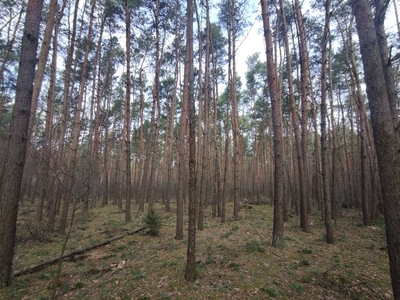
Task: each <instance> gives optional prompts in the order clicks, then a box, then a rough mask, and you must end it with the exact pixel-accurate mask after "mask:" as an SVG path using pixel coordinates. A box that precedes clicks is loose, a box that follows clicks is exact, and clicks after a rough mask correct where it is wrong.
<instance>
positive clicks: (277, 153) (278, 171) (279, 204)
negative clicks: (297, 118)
mask: <svg viewBox="0 0 400 300" xmlns="http://www.w3.org/2000/svg"><path fill="white" fill-rule="evenodd" d="M261 10H262V19H263V25H264V38H265V43H266V54H267V73H268V88H269V93H270V98H271V107H272V123H273V132H274V159H275V174H274V177H275V179H274V226H273V234H272V246H274V247H277V248H283V246H284V241H283V185H284V183H283V180H284V171H285V170H284V168H285V165H284V161H285V160H284V151H283V149H284V147H283V133H282V112H281V99H280V97H279V94H278V86H277V79H278V78H277V74H276V69H275V66H274V58H273V47H272V31H271V28H270V21H269V9H268V1H267V0H261Z"/></svg>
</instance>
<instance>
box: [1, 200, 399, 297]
mask: <svg viewBox="0 0 400 300" xmlns="http://www.w3.org/2000/svg"><path fill="white" fill-rule="evenodd" d="M232 209H233V208H232V207H231V206H229V205H228V211H227V214H228V215H229V214H230V211H232ZM155 210H156V212H157V214H159V215H160V216H161V219H162V228H161V230H160V233H159V235H158V236H152V235H150V234H149V233H148V230H143V231H140V232H138V233H135V234H133V235H127V236H125V237H124V238H121V239H119V240H116V241H113V242H111V243H110V244H107V245H105V246H102V247H99V248H96V249H94V250H91V251H88V252H86V253H83V254H81V255H77V256H74V257H73V258H71V259H69V260H65V261H63V264H62V272H61V276H60V278H59V280H58V281H56V279H55V278H56V274H57V266H55V265H54V266H50V267H48V268H45V269H43V270H41V271H38V272H34V273H31V274H27V275H21V276H18V277H16V278H15V280H14V282H13V284H12V285H11V286H10V287H8V288H6V289H3V290H1V291H0V299H12V300H14V299H26V300H27V299H38V300H39V299H40V300H45V299H50V297H51V294H52V290H53V289H54V286H55V282H58V283H57V295H58V297H57V299H68V300H71V299H96V300H100V299H308V300H309V299H392V298H393V294H392V289H391V283H390V276H389V263H388V255H387V249H386V241H385V230H384V222H383V220H378V221H377V222H376V223H375V224H374V225H373V226H362V215H361V212H360V211H358V210H354V209H350V210H343V211H342V213H343V216H342V217H340V218H339V219H337V220H336V222H335V235H336V243H335V244H334V245H328V244H326V243H325V241H324V232H325V229H324V224H323V222H322V221H321V218H320V214H319V213H318V212H315V213H314V214H312V215H311V216H310V223H311V233H304V232H302V231H301V229H300V228H299V218H298V217H297V216H292V217H291V218H290V220H289V222H286V223H285V247H284V249H277V248H273V247H271V246H270V245H271V236H272V225H273V219H272V217H273V208H272V207H271V206H269V205H243V206H242V208H241V210H240V218H239V219H233V218H232V217H230V218H228V219H227V222H226V223H224V224H222V223H221V222H220V221H219V219H218V218H212V217H211V207H210V208H208V209H206V218H205V222H204V230H203V231H197V247H196V248H197V250H196V251H197V252H196V261H197V268H196V273H197V280H196V281H195V282H192V283H188V282H186V281H185V280H184V270H185V264H186V250H187V239H186V236H187V235H186V234H187V233H186V232H185V238H184V239H183V240H181V241H177V240H175V239H174V236H175V222H176V216H175V212H174V211H172V212H171V213H166V212H164V208H163V207H162V206H161V204H156V205H155ZM33 212H34V208H33V207H30V206H29V204H27V203H22V205H21V207H20V217H19V221H18V229H17V247H16V249H15V258H14V272H17V271H18V270H21V269H23V268H26V267H28V266H32V265H35V264H39V263H40V262H44V261H46V260H49V259H51V258H54V257H56V256H57V255H59V254H60V251H61V247H62V243H63V241H64V239H65V236H61V235H57V234H54V235H49V234H45V233H44V231H42V230H41V229H40V226H38V225H37V224H36V225H35V224H34V223H33V222H32V221H31V220H32V219H33V216H30V214H33ZM144 215H145V214H143V213H136V212H135V213H134V214H133V222H132V223H129V224H126V223H125V221H124V218H125V214H124V211H121V210H118V208H117V207H116V206H113V205H109V206H106V207H103V208H94V209H92V210H91V211H90V216H89V218H88V219H86V220H83V219H82V218H81V215H80V212H79V211H78V212H77V216H76V220H75V222H74V223H75V224H74V226H73V230H72V233H71V236H70V238H69V241H68V244H67V248H66V252H69V251H73V250H76V249H79V248H85V247H88V246H90V245H92V244H95V243H99V242H101V241H103V240H107V239H109V238H112V237H114V236H118V235H121V234H123V233H127V232H130V231H132V230H135V229H137V228H140V227H142V226H143V217H144ZM186 221H187V220H186V219H185V227H187V223H186Z"/></svg>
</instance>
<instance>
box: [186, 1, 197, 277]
mask: <svg viewBox="0 0 400 300" xmlns="http://www.w3.org/2000/svg"><path fill="white" fill-rule="evenodd" d="M186 40H187V46H188V50H187V52H186V54H187V56H186V66H187V68H188V73H187V75H188V81H187V84H188V106H189V224H188V246H187V262H186V272H185V279H186V281H194V280H195V279H196V208H197V199H196V168H195V167H196V124H195V123H196V117H195V106H194V74H193V0H187V33H186Z"/></svg>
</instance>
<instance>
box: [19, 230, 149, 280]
mask: <svg viewBox="0 0 400 300" xmlns="http://www.w3.org/2000/svg"><path fill="white" fill-rule="evenodd" d="M144 229H145V227H141V228H139V229H136V230H133V231H130V232H127V233H124V234H121V235H118V236H115V237H112V238H110V239H107V240H105V241H102V242H99V243H97V244H94V245H90V246H88V247H85V248H82V249H78V250H74V251H72V252H69V253H66V254H64V255H63V256H62V257H55V258H52V259H50V260H48V261H45V262H42V263H40V264H38V265H33V266H30V267H26V268H23V269H21V270H18V271H16V272H14V274H13V276H14V277H18V276H21V275H24V274H30V273H34V272H37V271H40V270H43V269H45V268H47V267H50V266H52V265H54V264H56V263H57V262H58V261H59V260H60V259H66V258H70V257H74V256H75V255H79V254H82V253H85V252H88V251H90V250H93V249H96V248H99V247H102V246H104V245H107V244H109V243H111V242H113V241H116V240H119V239H122V238H123V237H125V236H127V235H133V234H135V233H138V232H140V231H142V230H144Z"/></svg>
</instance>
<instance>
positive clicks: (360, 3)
mask: <svg viewBox="0 0 400 300" xmlns="http://www.w3.org/2000/svg"><path fill="white" fill-rule="evenodd" d="M351 6H352V9H353V13H354V15H355V17H356V27H357V32H358V37H359V42H360V50H361V57H362V62H363V66H364V76H365V83H366V86H367V95H368V100H369V107H370V110H371V120H372V128H373V132H374V142H375V147H376V154H377V157H378V165H379V175H380V179H381V185H382V195H383V200H384V201H383V203H384V213H385V223H386V239H387V244H388V252H389V262H390V275H391V278H392V286H393V292H394V298H395V299H400V157H399V149H398V144H397V138H396V133H395V129H394V124H393V119H392V118H391V116H392V113H391V106H390V102H389V98H388V93H387V90H386V83H385V76H384V70H383V69H384V68H383V66H382V60H381V59H380V57H381V53H380V50H379V46H378V40H377V36H376V31H375V26H374V20H373V17H372V12H371V7H370V5H369V3H368V2H367V1H366V0H355V1H352V2H351Z"/></svg>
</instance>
